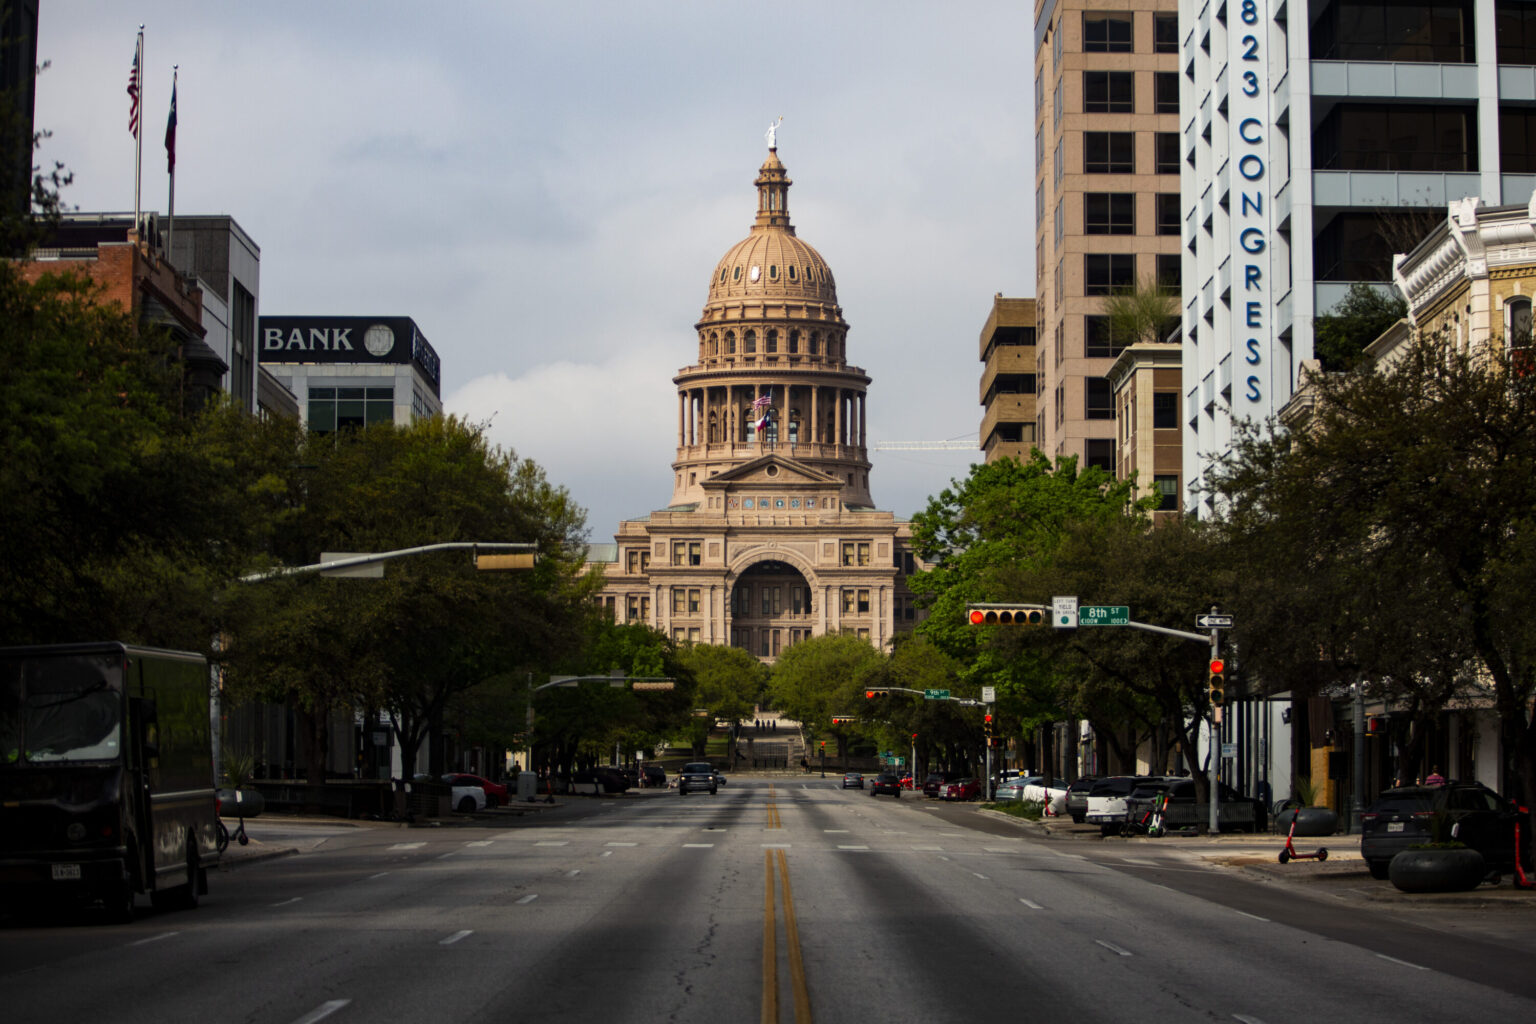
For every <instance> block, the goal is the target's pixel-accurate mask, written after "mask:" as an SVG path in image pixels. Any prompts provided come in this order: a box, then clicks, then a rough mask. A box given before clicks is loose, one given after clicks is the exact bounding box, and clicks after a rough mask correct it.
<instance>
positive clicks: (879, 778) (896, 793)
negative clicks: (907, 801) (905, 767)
mask: <svg viewBox="0 0 1536 1024" xmlns="http://www.w3.org/2000/svg"><path fill="white" fill-rule="evenodd" d="M881 793H889V794H891V796H893V797H895V798H896V799H898V800H900V799H901V778H900V777H899V776H898V775H897V774H896V773H895V772H881V773H880V774H879V775H876V776H875V781H874V782H872V783H870V785H869V795H870V796H879V795H880V794H881Z"/></svg>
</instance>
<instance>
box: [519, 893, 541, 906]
mask: <svg viewBox="0 0 1536 1024" xmlns="http://www.w3.org/2000/svg"><path fill="white" fill-rule="evenodd" d="M538 898H539V894H538V893H536V892H531V893H529V894H528V895H527V896H519V897H518V899H517V902H518V903H522V904H528V903H532V902H533V901H534V900H536V899H538Z"/></svg>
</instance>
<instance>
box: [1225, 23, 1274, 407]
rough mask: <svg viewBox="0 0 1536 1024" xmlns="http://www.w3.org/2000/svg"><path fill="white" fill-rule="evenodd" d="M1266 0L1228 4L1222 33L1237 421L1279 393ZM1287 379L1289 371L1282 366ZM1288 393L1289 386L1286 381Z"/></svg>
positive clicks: (1271, 403)
mask: <svg viewBox="0 0 1536 1024" xmlns="http://www.w3.org/2000/svg"><path fill="white" fill-rule="evenodd" d="M1269 4H1270V0H1232V2H1230V3H1229V4H1228V8H1227V9H1228V10H1229V11H1232V10H1233V9H1234V8H1235V9H1236V15H1237V16H1236V18H1234V19H1233V20H1232V21H1231V22H1230V28H1229V29H1228V31H1227V69H1228V70H1227V80H1228V81H1229V82H1231V83H1232V85H1231V92H1230V96H1229V98H1228V106H1227V109H1228V112H1229V115H1228V124H1229V125H1231V126H1232V130H1233V136H1232V138H1231V149H1230V153H1231V160H1230V163H1229V164H1228V168H1229V172H1228V173H1229V174H1230V175H1231V177H1230V181H1231V200H1230V202H1231V207H1230V208H1231V220H1230V225H1231V239H1230V246H1229V251H1230V252H1231V253H1232V257H1231V259H1232V300H1231V301H1232V332H1233V360H1232V365H1233V373H1232V405H1233V412H1234V413H1235V414H1237V415H1239V416H1246V417H1253V418H1258V419H1262V418H1263V417H1265V416H1267V415H1269V414H1270V413H1271V412H1273V411H1274V408H1275V404H1276V402H1277V401H1284V400H1285V399H1286V398H1287V397H1289V396H1288V395H1279V394H1276V379H1275V378H1276V374H1277V372H1280V371H1281V370H1282V368H1281V367H1279V366H1277V365H1276V364H1277V362H1278V360H1277V358H1276V352H1275V322H1274V321H1275V309H1274V295H1275V282H1274V281H1273V279H1272V275H1271V273H1270V271H1271V269H1272V267H1273V261H1272V260H1271V258H1270V245H1271V242H1272V240H1273V238H1274V223H1273V219H1272V218H1273V216H1274V211H1273V209H1272V205H1271V201H1270V200H1271V179H1272V177H1273V175H1272V173H1271V168H1270V158H1271V155H1272V154H1273V153H1274V152H1278V151H1280V150H1278V149H1276V148H1274V147H1271V146H1270V137H1271V135H1273V134H1274V133H1275V131H1276V129H1275V127H1274V121H1273V119H1272V118H1271V116H1270V88H1269V66H1270V49H1271V48H1272V47H1275V46H1280V45H1282V44H1280V43H1278V42H1276V41H1275V39H1274V38H1273V37H1272V35H1271V33H1270V16H1269ZM1283 370H1284V372H1285V373H1286V374H1287V377H1288V375H1289V368H1288V367H1286V368H1283ZM1286 386H1287V388H1288V387H1289V384H1288V382H1287V385H1286Z"/></svg>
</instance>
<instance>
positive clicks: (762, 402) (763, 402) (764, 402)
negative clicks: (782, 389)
mask: <svg viewBox="0 0 1536 1024" xmlns="http://www.w3.org/2000/svg"><path fill="white" fill-rule="evenodd" d="M772 404H773V392H772V391H770V392H768V393H767V394H766V395H764V396H763V397H762V398H759V399H758V400H757V401H755V402H753V403H752V408H754V409H762V408H764V407H766V406H769V405H772Z"/></svg>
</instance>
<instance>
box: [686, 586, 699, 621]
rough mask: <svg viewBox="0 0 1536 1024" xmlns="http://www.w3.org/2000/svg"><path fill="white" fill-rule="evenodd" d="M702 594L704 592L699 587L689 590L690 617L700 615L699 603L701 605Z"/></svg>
mask: <svg viewBox="0 0 1536 1024" xmlns="http://www.w3.org/2000/svg"><path fill="white" fill-rule="evenodd" d="M701 594H702V592H701V591H700V590H699V589H698V588H697V587H690V588H689V590H688V614H689V615H697V614H699V603H700V597H701Z"/></svg>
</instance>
